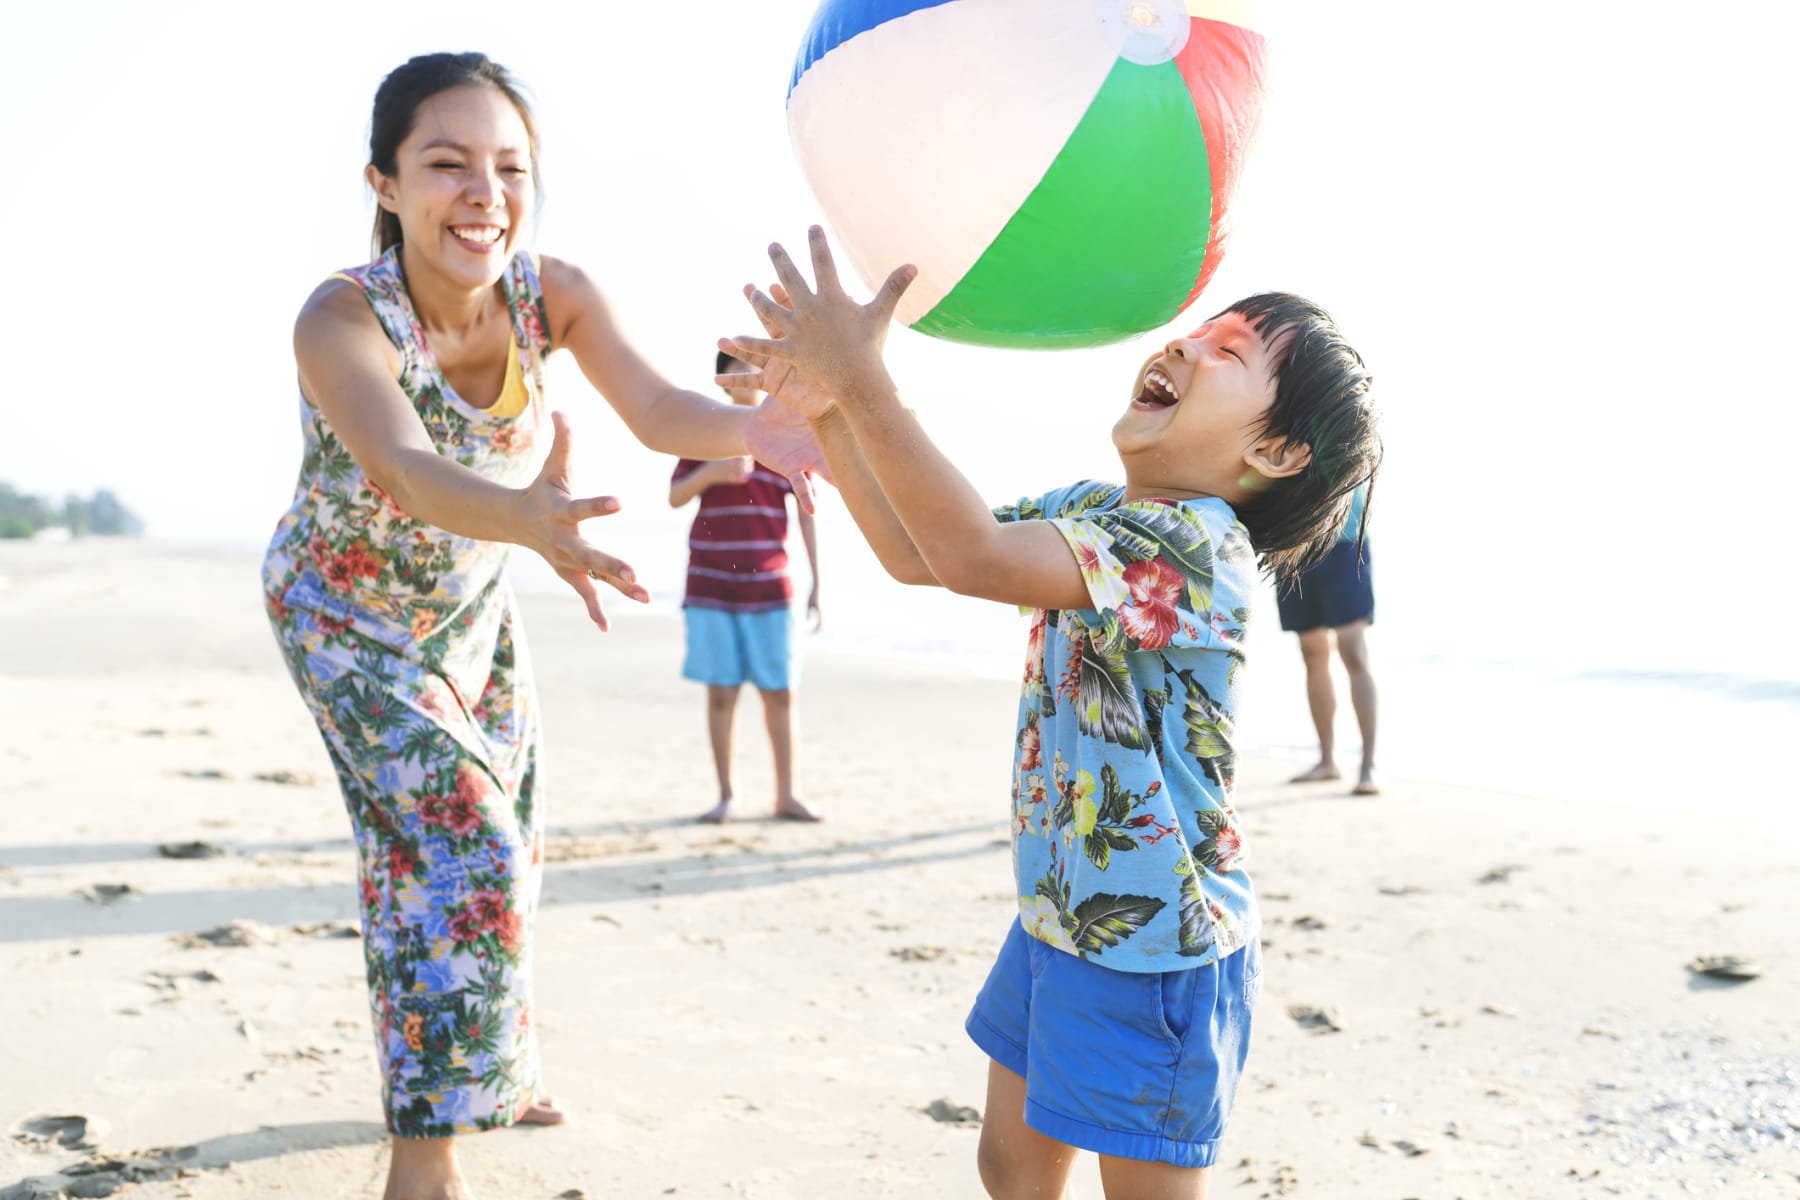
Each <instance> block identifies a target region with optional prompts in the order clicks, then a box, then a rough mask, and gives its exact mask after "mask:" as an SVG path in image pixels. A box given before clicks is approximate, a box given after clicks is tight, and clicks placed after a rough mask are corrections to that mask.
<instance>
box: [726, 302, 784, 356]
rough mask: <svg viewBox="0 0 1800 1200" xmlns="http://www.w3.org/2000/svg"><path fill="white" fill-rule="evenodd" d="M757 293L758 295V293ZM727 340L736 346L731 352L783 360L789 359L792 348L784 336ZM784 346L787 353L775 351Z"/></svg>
mask: <svg viewBox="0 0 1800 1200" xmlns="http://www.w3.org/2000/svg"><path fill="white" fill-rule="evenodd" d="M758 294H759V295H760V293H758ZM763 299H765V300H767V299H768V297H767V296H764V297H763ZM727 340H729V341H730V342H731V344H732V346H734V347H736V348H737V349H735V350H733V351H732V353H733V354H735V353H737V350H743V351H744V352H746V353H748V354H760V355H762V356H763V357H764V358H779V359H782V360H783V361H791V355H792V353H793V348H794V347H793V343H792V342H790V341H788V340H787V339H786V338H752V337H734V338H730V339H727ZM784 348H785V349H786V350H787V351H788V353H787V354H779V353H777V350H779V349H784Z"/></svg>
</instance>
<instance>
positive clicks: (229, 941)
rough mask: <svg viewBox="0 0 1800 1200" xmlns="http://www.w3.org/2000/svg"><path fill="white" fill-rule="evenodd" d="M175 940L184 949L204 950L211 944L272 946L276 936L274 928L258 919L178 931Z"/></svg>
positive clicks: (218, 945)
mask: <svg viewBox="0 0 1800 1200" xmlns="http://www.w3.org/2000/svg"><path fill="white" fill-rule="evenodd" d="M173 940H174V942H175V944H176V945H177V946H180V947H181V948H182V949H183V950H204V949H206V948H207V947H209V946H216V947H232V948H235V947H242V946H270V945H273V944H274V943H275V940H276V938H275V931H274V930H272V929H270V928H269V927H268V926H267V925H263V924H261V923H259V922H257V921H233V922H231V923H230V924H229V925H216V926H214V927H213V928H211V929H207V930H202V931H201V932H199V933H178V934H176V935H175V937H174V939H173Z"/></svg>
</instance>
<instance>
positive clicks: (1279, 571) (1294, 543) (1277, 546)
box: [1220, 292, 1382, 583]
mask: <svg viewBox="0 0 1800 1200" xmlns="http://www.w3.org/2000/svg"><path fill="white" fill-rule="evenodd" d="M1225 311H1226V312H1231V313H1237V314H1239V315H1240V316H1242V317H1244V318H1245V319H1246V320H1247V321H1249V322H1250V324H1251V326H1252V327H1253V328H1254V329H1255V330H1256V333H1257V336H1259V337H1260V338H1262V341H1263V344H1264V345H1265V346H1268V347H1269V348H1270V350H1271V355H1270V373H1271V374H1272V375H1273V377H1274V379H1275V399H1274V402H1273V403H1271V404H1270V405H1269V411H1268V412H1267V413H1265V414H1264V415H1263V419H1262V423H1261V428H1259V429H1258V430H1257V431H1256V432H1257V435H1258V436H1259V437H1267V436H1269V435H1274V436H1276V437H1281V438H1285V439H1287V440H1288V441H1291V442H1301V443H1304V444H1305V445H1307V446H1308V447H1310V448H1311V450H1312V458H1311V461H1309V462H1308V463H1307V464H1306V468H1305V469H1304V470H1302V471H1301V472H1300V473H1299V474H1298V475H1292V476H1289V477H1288V478H1286V479H1276V480H1272V481H1270V482H1269V485H1268V486H1267V487H1266V488H1265V489H1264V490H1263V491H1262V492H1261V493H1260V494H1259V495H1257V496H1255V497H1253V498H1251V499H1248V500H1245V501H1244V502H1243V503H1242V504H1239V505H1238V506H1237V515H1238V519H1239V520H1241V521H1242V522H1243V523H1244V528H1246V529H1248V530H1249V531H1250V543H1251V545H1253V546H1255V547H1256V553H1257V558H1258V560H1259V561H1260V563H1261V566H1262V569H1263V570H1264V571H1265V572H1267V573H1269V574H1271V575H1273V576H1274V577H1275V579H1276V581H1277V583H1287V582H1288V581H1290V580H1293V579H1296V578H1298V576H1299V575H1300V573H1301V572H1303V571H1305V570H1306V569H1307V568H1308V567H1310V566H1313V565H1314V564H1316V563H1317V562H1318V561H1319V560H1320V559H1322V558H1324V557H1325V554H1326V552H1327V551H1328V550H1330V549H1331V547H1332V546H1333V545H1334V544H1336V542H1337V540H1338V536H1339V534H1340V533H1341V532H1342V530H1343V528H1344V522H1345V521H1346V520H1348V519H1349V516H1350V502H1351V497H1352V494H1353V493H1354V492H1355V491H1356V489H1357V488H1358V487H1360V486H1362V485H1363V484H1368V485H1369V486H1370V496H1371V497H1372V495H1373V488H1374V483H1375V476H1376V474H1377V472H1379V471H1380V469H1381V454H1382V447H1381V434H1380V430H1379V428H1378V422H1377V420H1376V415H1375V399H1374V396H1373V394H1372V392H1373V387H1374V376H1372V375H1371V374H1370V373H1369V369H1368V368H1367V367H1366V366H1364V365H1363V360H1362V356H1361V355H1359V354H1358V353H1357V352H1356V350H1355V349H1354V348H1352V347H1351V345H1350V343H1349V342H1347V341H1345V340H1344V335H1343V333H1342V332H1340V331H1339V329H1338V327H1337V322H1336V321H1333V320H1332V319H1331V314H1330V313H1328V312H1326V311H1325V310H1324V309H1322V308H1320V307H1319V306H1318V305H1316V304H1314V303H1313V302H1312V301H1310V300H1307V299H1304V298H1302V297H1300V296H1295V295H1291V294H1289V293H1287V292H1263V293H1261V294H1259V295H1255V296H1251V297H1249V298H1247V299H1244V300H1240V301H1238V302H1237V303H1236V304H1233V305H1232V306H1231V307H1230V308H1228V309H1226V310H1225ZM1220 315H1223V314H1220ZM1369 507H1370V505H1369V498H1368V497H1365V501H1364V507H1363V517H1362V523H1361V525H1360V526H1359V527H1358V529H1357V531H1356V537H1357V543H1358V545H1359V547H1360V545H1361V542H1362V535H1363V530H1364V529H1366V528H1367V527H1368V523H1369Z"/></svg>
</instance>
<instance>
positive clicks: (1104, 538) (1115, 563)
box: [1065, 524, 1122, 593]
mask: <svg viewBox="0 0 1800 1200" xmlns="http://www.w3.org/2000/svg"><path fill="white" fill-rule="evenodd" d="M1065 532H1066V533H1068V536H1069V539H1070V549H1071V550H1073V551H1074V553H1075V564H1076V565H1077V566H1079V567H1080V568H1081V577H1082V579H1083V580H1084V581H1086V583H1087V586H1088V591H1089V592H1090V593H1096V592H1104V591H1107V590H1110V589H1111V587H1112V586H1113V581H1114V580H1116V579H1117V578H1118V577H1119V573H1120V571H1121V570H1122V568H1121V567H1120V566H1119V560H1118V559H1117V558H1116V557H1114V555H1113V551H1112V547H1113V539H1112V535H1111V534H1110V533H1107V532H1106V530H1104V529H1101V528H1100V527H1099V526H1097V525H1092V524H1086V525H1078V526H1075V527H1074V528H1073V532H1069V531H1068V530H1065Z"/></svg>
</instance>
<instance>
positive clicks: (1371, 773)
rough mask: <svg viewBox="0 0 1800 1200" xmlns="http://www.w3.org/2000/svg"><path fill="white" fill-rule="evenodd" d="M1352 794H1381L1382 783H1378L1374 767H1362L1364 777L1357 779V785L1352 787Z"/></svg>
mask: <svg viewBox="0 0 1800 1200" xmlns="http://www.w3.org/2000/svg"><path fill="white" fill-rule="evenodd" d="M1350 794H1351V795H1352V796H1379V795H1381V784H1379V783H1377V782H1376V780H1375V768H1374V767H1364V768H1363V769H1362V778H1361V779H1358V780H1357V781H1356V786H1355V787H1353V788H1351V789H1350Z"/></svg>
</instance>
